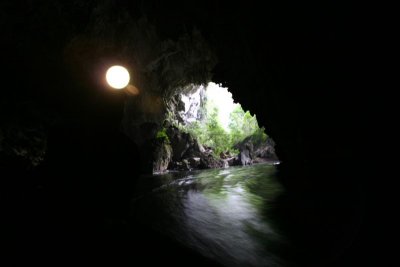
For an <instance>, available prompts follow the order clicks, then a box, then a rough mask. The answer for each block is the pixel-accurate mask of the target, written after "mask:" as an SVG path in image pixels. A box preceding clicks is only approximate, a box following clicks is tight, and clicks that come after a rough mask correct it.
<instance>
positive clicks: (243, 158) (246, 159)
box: [239, 148, 253, 166]
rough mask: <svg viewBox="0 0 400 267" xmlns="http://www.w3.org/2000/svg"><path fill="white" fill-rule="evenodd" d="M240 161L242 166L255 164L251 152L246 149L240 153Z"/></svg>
mask: <svg viewBox="0 0 400 267" xmlns="http://www.w3.org/2000/svg"><path fill="white" fill-rule="evenodd" d="M239 160H240V164H241V165H242V166H245V165H251V164H252V163H253V161H252V157H251V155H250V150H249V149H247V148H245V149H243V150H242V151H240V153H239Z"/></svg>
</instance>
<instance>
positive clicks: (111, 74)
mask: <svg viewBox="0 0 400 267" xmlns="http://www.w3.org/2000/svg"><path fill="white" fill-rule="evenodd" d="M106 80H107V83H108V84H109V85H110V86H111V87H112V88H114V89H123V88H125V87H126V86H127V85H128V84H129V80H130V76H129V72H128V70H127V69H126V68H124V67H122V66H112V67H111V68H109V69H108V70H107V73H106Z"/></svg>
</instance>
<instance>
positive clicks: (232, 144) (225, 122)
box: [153, 82, 277, 173]
mask: <svg viewBox="0 0 400 267" xmlns="http://www.w3.org/2000/svg"><path fill="white" fill-rule="evenodd" d="M155 139H156V142H155V143H156V148H155V153H154V154H153V172H155V173H157V172H163V171H166V170H192V169H207V168H220V167H229V166H234V165H250V164H253V163H260V162H266V161H276V160H277V157H276V155H275V150H274V142H273V140H272V139H271V138H269V137H268V135H267V134H266V133H265V128H264V127H261V128H260V127H259V125H258V122H257V118H256V115H251V113H250V112H249V111H244V110H243V108H242V106H241V105H240V104H239V103H235V102H234V99H233V97H232V94H231V93H230V92H229V91H228V88H224V87H222V86H220V85H218V84H215V83H213V82H210V83H208V84H207V85H206V86H203V85H193V84H192V85H190V86H187V87H186V89H185V90H183V92H182V93H180V94H178V95H177V96H176V97H175V101H171V103H170V105H169V106H168V109H167V117H166V120H165V123H164V126H163V127H162V128H161V129H160V130H159V131H158V132H157V133H156V138H155Z"/></svg>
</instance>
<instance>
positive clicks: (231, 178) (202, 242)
mask: <svg viewBox="0 0 400 267" xmlns="http://www.w3.org/2000/svg"><path fill="white" fill-rule="evenodd" d="M139 185H140V188H141V189H140V192H141V195H139V197H137V198H135V199H134V200H133V201H132V206H133V212H134V213H135V217H136V218H140V219H142V220H144V221H145V222H146V223H150V224H151V225H152V227H153V228H155V229H156V230H158V231H161V232H163V233H165V234H167V235H169V236H170V237H172V238H174V239H176V240H178V241H179V242H181V243H182V244H184V245H185V246H188V247H191V248H193V249H194V250H196V251H198V252H200V253H201V254H203V255H204V256H206V257H209V258H212V259H214V260H216V261H218V262H220V263H222V264H224V265H226V266H282V265H283V261H282V259H280V258H279V257H278V256H277V255H276V254H274V253H273V251H276V248H277V247H279V246H282V245H283V244H284V243H285V241H284V237H282V236H281V235H280V234H278V233H277V232H276V230H274V227H273V225H272V223H273V220H272V218H270V217H269V212H268V211H269V209H270V208H271V206H272V205H273V200H274V199H275V198H276V196H277V195H278V194H279V193H280V192H281V187H280V186H279V184H278V183H277V182H276V180H275V167H274V166H272V165H267V164H259V165H253V166H248V167H233V168H228V169H213V170H204V171H196V172H190V173H169V174H165V175H159V176H152V177H144V178H143V179H142V180H141V181H140V183H139ZM278 250H279V248H278Z"/></svg>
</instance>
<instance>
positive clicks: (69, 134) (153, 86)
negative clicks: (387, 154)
mask: <svg viewBox="0 0 400 267" xmlns="http://www.w3.org/2000/svg"><path fill="white" fill-rule="evenodd" d="M3 2H4V4H3V3H2V4H1V9H0V13H1V22H0V23H1V28H2V30H3V33H2V36H1V38H2V42H1V46H2V51H3V52H4V53H3V54H4V63H3V64H4V66H6V68H5V70H4V71H2V76H3V77H2V78H3V79H2V81H3V85H2V88H3V89H4V90H2V93H1V94H2V95H1V98H0V122H1V124H0V175H1V180H2V187H1V196H2V200H3V198H4V201H3V203H4V204H5V208H4V213H3V214H4V221H5V224H6V226H5V227H4V228H3V229H4V231H5V232H6V233H5V238H4V240H5V241H6V242H7V244H8V246H7V251H6V252H7V253H6V254H8V255H9V256H10V260H11V261H13V262H14V263H15V265H17V266H18V265H27V264H28V263H29V264H32V263H37V264H40V265H49V266H50V265H52V266H54V262H58V263H60V265H68V266H70V265H72V264H76V262H78V261H79V262H85V263H88V264H89V265H91V264H104V263H108V264H109V265H114V266H119V265H124V264H125V265H126V264H127V263H128V264H131V265H137V266H142V265H141V262H142V261H145V262H146V263H147V264H148V265H149V266H152V265H155V266H157V265H158V266H159V265H175V266H184V265H185V266H186V265H194V266H221V265H222V266H246V265H247V266H270V265H271V266H355V265H361V264H371V263H373V264H375V265H382V264H383V263H385V264H386V261H389V257H386V256H385V257H381V252H384V253H386V252H387V251H386V247H385V246H383V245H382V246H380V247H379V248H376V247H373V246H371V245H370V244H371V240H378V241H379V244H386V240H384V238H382V237H384V235H383V234H382V231H384V230H383V228H382V227H380V225H379V224H378V223H379V221H380V220H381V217H380V216H378V215H379V214H380V215H385V213H384V211H383V208H381V207H383V206H386V204H387V205H389V204H390V203H391V202H385V205H380V202H379V201H377V198H379V197H377V196H376V195H374V192H375V190H372V188H371V184H370V183H369V180H368V179H367V178H366V177H367V176H368V172H369V169H368V170H367V169H366V167H365V162H369V161H368V159H367V157H368V156H370V155H376V154H375V153H374V152H371V151H368V153H363V152H364V151H363V148H365V146H368V148H369V147H370V146H369V145H368V144H369V143H367V142H364V140H362V138H361V136H365V131H364V130H361V129H360V128H362V127H361V126H362V124H363V123H364V122H365V121H364V120H366V118H367V117H372V115H371V114H372V112H371V113H370V112H369V110H368V108H367V105H368V104H367V101H361V98H362V97H364V95H362V94H360V93H359V92H358V91H357V90H356V89H357V88H360V87H362V86H363V85H364V84H362V81H365V78H363V77H365V73H364V72H363V70H364V68H365V67H364V68H363V66H364V64H363V62H364V61H365V58H364V57H365V53H364V51H363V50H362V49H361V48H360V47H364V42H363V41H361V40H360V39H357V38H358V35H357V34H354V33H355V32H357V31H358V28H357V27H358V24H357V23H356V22H355V21H358V20H357V18H358V17H357V14H358V12H355V9H353V8H352V7H349V6H348V5H347V4H346V5H341V4H328V3H318V4H316V3H311V2H308V1H306V3H303V2H302V3H297V4H294V5H286V4H284V3H275V2H274V3H272V2H271V3H266V6H267V7H265V6H264V5H262V4H260V3H253V2H251V3H250V2H249V3H242V4H240V5H239V4H234V3H225V2H224V1H211V2H207V1H204V2H188V1H185V2H180V1H168V2H167V1H155V0H154V1H153V0H151V1H126V0H119V1H108V0H101V1H85V2H84V3H83V2H82V1H69V2H68V3H64V2H63V1H58V0H57V1H48V0H45V1H42V2H41V3H40V4H39V3H34V2H33V1H3ZM3 7H4V8H3ZM113 65H121V66H124V67H126V68H127V69H128V71H129V73H130V74H131V77H130V78H131V82H130V84H129V85H128V86H127V87H126V88H124V89H122V90H113V89H111V88H110V87H109V86H108V85H107V82H106V79H105V73H106V71H107V69H108V68H109V67H110V66H113ZM209 86H211V87H212V86H217V87H220V88H228V90H229V92H230V93H231V94H232V96H233V98H234V102H235V103H240V107H241V108H242V110H243V112H244V113H246V112H247V111H250V112H249V114H250V115H249V116H250V117H251V118H256V122H257V127H258V128H257V130H258V129H261V130H262V129H264V128H263V126H264V127H265V129H264V130H265V133H266V135H267V136H268V138H267V139H266V140H264V141H265V142H267V141H268V146H267V147H266V149H265V151H264V152H265V153H266V154H268V156H265V158H267V159H268V160H273V162H272V163H271V162H269V163H268V164H253V165H250V166H247V165H248V164H247V161H246V160H244V161H241V160H239V161H240V164H239V165H246V166H231V167H229V168H224V167H227V166H226V164H225V163H226V161H227V160H228V159H229V158H232V157H237V156H238V155H239V158H240V153H242V154H245V153H248V154H249V155H250V154H251V153H250V152H251V151H250V150H249V149H247V150H248V152H245V151H246V146H244V147H243V146H237V147H236V148H235V147H233V145H232V146H229V147H224V148H221V149H219V150H218V152H217V148H218V146H217V145H215V142H216V141H215V140H214V141H213V140H211V139H210V138H204V136H203V137H202V136H200V134H205V131H204V129H205V128H198V129H200V130H197V134H198V135H197V139H196V138H193V136H192V137H189V136H191V135H190V131H194V132H196V129H195V130H193V129H189V128H190V126H191V125H194V124H193V123H194V122H197V123H199V122H204V121H203V119H202V118H204V117H202V116H204V114H202V112H198V111H199V110H196V115H195V117H196V118H194V117H193V114H192V113H191V112H189V110H190V103H191V102H190V101H189V102H188V99H189V98H192V99H201V96H200V95H199V94H198V93H200V92H199V90H200V91H201V90H203V89H204V88H207V87H209ZM365 87H368V86H367V85H365ZM202 88H203V89H202ZM198 97H199V98H198ZM200 102H201V101H200ZM200 102H199V105H200V106H201V105H202V104H204V103H200ZM192 111H193V110H192ZM255 114H256V117H255ZM178 115H179V116H178ZM370 115H371V116H370ZM218 116H220V115H218ZM218 116H217V117H218ZM205 124H206V122H205ZM221 125H222V126H221V127H222V129H224V127H227V125H226V124H224V123H222V122H221ZM368 125H370V124H369V123H368ZM179 127H181V128H179ZM193 128H194V127H193ZM228 128H229V125H228ZM176 129H177V130H176ZM264 130H262V131H260V133H261V134H260V136H263V135H262V133H264V132H263V131H264ZM186 132H189V133H186ZM253 132H254V131H253ZM185 134H186V135H185ZM192 135H193V134H192ZM177 136H180V137H179V138H178V137H177ZM182 136H186V137H187V140H189V139H191V141H190V142H188V143H191V144H192V145H190V146H189V147H186V146H187V144H188V143H185V142H184V143H183V146H185V149H182V151H180V152H182V154H180V153H178V152H179V149H178V148H177V147H175V149H171V151H173V152H175V153H172V152H171V151H170V152H171V153H170V152H168V151H169V150H170V148H169V147H172V145H174V146H177V145H176V144H178V143H179V142H175V141H173V140H171V139H173V138H175V137H176V138H177V139H179V140H181V139H182ZM186 137H185V138H186ZM242 137H244V136H242ZM247 137H249V136H246V137H245V138H247ZM201 138H203V139H204V140H203V141H202V142H203V144H202V143H201V142H200V143H199V141H198V140H200V139H201ZM231 139H232V138H231ZM231 139H230V140H231ZM185 140H186V139H185ZM195 140H196V141H195ZM243 140H245V139H242V141H243ZM272 140H273V141H272ZM167 141H168V142H170V144H168V145H166V144H167V143H168V142H167ZM208 141H209V142H211V141H213V142H214V146H211V145H208V147H204V145H205V146H207V142H208ZM174 142H175V143H174ZM222 143H226V141H224V142H222ZM232 143H233V142H232ZM198 144H201V146H202V148H203V149H205V150H206V149H210V150H212V151H213V152H215V153H214V154H215V155H214V156H216V157H217V158H219V159H218V160H216V161H215V162H205V159H203V158H202V157H203V156H204V155H203V154H204V152H202V153H203V154H199V155H195V154H193V153H194V152H191V153H192V154H190V157H185V156H184V154H185V153H186V152H187V151H188V150H189V148H190V149H193V148H195V147H196V146H197V147H200V146H199V145H198ZM237 144H238V143H236V144H235V145H237ZM229 149H232V151H234V150H235V149H236V151H234V152H229ZM199 151H201V149H200V148H199ZM195 152H196V151H195ZM228 152H229V153H231V154H229V153H228ZM253 152H254V151H253ZM235 153H237V154H235ZM260 153H261V152H260ZM167 154H168V157H165V155H167ZM260 155H261V154H259V155H258V156H260ZM214 156H213V158H215V157H214ZM231 156H232V157H231ZM173 157H175V158H173ZM239 158H237V159H236V160H238V159H239ZM249 158H250V159H251V161H254V159H256V158H257V157H256V156H254V157H253V156H251V157H249ZM184 160H185V162H184ZM202 160H203V161H202ZM221 160H223V161H221ZM202 162H203V163H202ZM224 162H225V163H224ZM278 162H279V163H280V164H273V163H278ZM200 165H202V166H203V167H199V166H200ZM228 166H230V164H229V162H228ZM200 169H202V170H200ZM168 170H169V172H166V171H168ZM253 170H259V171H258V172H257V173H255V172H254V171H253ZM153 173H161V174H159V175H157V176H153V175H152V174H153ZM260 173H262V174H263V175H259V174H260ZM238 174H240V175H241V176H240V177H239V178H238ZM199 177H200V178H199ZM265 177H267V178H268V179H264V178H265ZM195 178H199V179H198V182H196V179H195ZM214 178H215V179H214ZM143 181H144V182H143ZM179 189H182V190H179ZM183 189H184V190H183ZM262 189H267V190H262ZM143 192H146V194H144V193H143ZM149 192H151V193H149ZM382 192H383V191H382ZM385 192H386V191H385ZM149 194H153V195H154V196H156V197H155V198H153V199H151V198H150V199H148V198H147V196H148V195H149ZM164 197H165V198H164ZM167 198H168V199H167ZM182 199H184V200H185V201H187V202H180V201H181V200H182ZM135 203H141V206H135ZM171 203H172V204H173V205H175V204H176V205H175V206H170V204H171ZM182 203H183V204H182ZM221 203H222V204H221ZM265 203H268V205H267V204H265ZM172 204H171V205H172ZM176 207H178V208H176ZM386 207H388V208H387V209H391V207H389V206H386ZM210 210H211V211H212V212H210ZM156 211H157V212H156ZM193 211H196V212H193ZM207 212H208V213H207ZM181 213H182V214H185V215H186V217H177V218H178V219H179V218H180V219H181V220H179V222H180V223H182V222H185V223H188V224H187V225H189V226H190V227H192V228H190V227H187V225H184V226H182V225H174V224H171V221H172V219H171V218H172V217H168V216H170V215H171V214H173V215H176V216H178V215H179V216H181V215H182V214H181ZM205 214H207V215H209V216H208V217H204V216H205ZM375 214H378V215H375ZM144 218H145V220H144ZM166 218H167V219H166ZM203 218H206V219H207V220H206V221H203V222H202V219H203ZM260 218H261V219H260ZM170 219H171V220H170ZM173 219H174V220H175V219H176V218H175V217H174V218H173ZM268 220H271V224H269V223H268V224H266V223H265V221H268ZM238 221H240V225H239V224H238V223H237V222H238ZM272 221H273V223H272ZM163 223H167V224H163ZM216 223H219V225H220V226H221V228H213V226H214V225H215V224H216ZM199 224H202V226H203V227H193V226H198V225H199ZM238 225H239V226H240V227H241V228H240V229H241V231H233V230H232V231H228V230H227V229H237V228H235V227H239V226H238ZM377 225H379V227H377ZM185 227H186V228H185ZM171 233H173V234H172V235H174V237H175V238H171ZM210 233H212V235H210ZM248 233H251V234H248ZM250 235H251V236H254V239H249V238H248V236H250ZM262 236H268V237H270V238H269V239H266V240H262V238H260V237H262ZM199 237H202V238H205V239H201V238H199ZM183 239H185V240H190V241H191V242H192V243H191V244H195V245H193V246H191V245H185V244H186V243H185V242H186V241H185V242H182V240H183ZM207 240H212V241H213V242H212V243H207V242H205V241H207ZM183 243H184V244H183ZM210 244H211V245H210ZM221 244H222V245H221ZM255 244H256V245H255ZM276 244H279V245H277V246H276ZM266 248H267V249H266ZM199 251H200V252H199ZM204 251H206V252H204ZM208 251H211V252H218V253H219V254H212V253H211V254H210V253H207V252H208ZM259 251H263V252H260V254H259ZM210 255H211V256H210ZM216 255H217V256H216ZM365 255H369V256H368V257H366V256H365ZM385 255H386V254H385ZM281 259H284V260H282V261H280V260H281ZM269 260H271V261H269ZM6 261H8V259H7V260H6ZM386 265H388V264H386Z"/></svg>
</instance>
